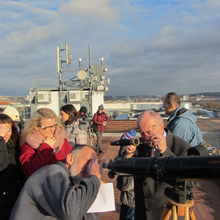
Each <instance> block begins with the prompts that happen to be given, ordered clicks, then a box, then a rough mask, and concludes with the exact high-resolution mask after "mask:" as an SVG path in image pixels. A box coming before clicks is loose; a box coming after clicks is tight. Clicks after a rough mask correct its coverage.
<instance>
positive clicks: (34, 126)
mask: <svg viewBox="0 0 220 220" xmlns="http://www.w3.org/2000/svg"><path fill="white" fill-rule="evenodd" d="M20 145H21V155H20V158H19V159H20V163H21V168H22V171H23V172H24V174H25V176H26V177H29V176H30V175H31V174H33V173H34V172H35V171H36V170H38V169H40V168H41V167H43V166H46V165H49V164H56V163H57V161H62V162H63V163H65V162H66V155H68V154H69V153H70V151H71V150H72V146H71V145H70V143H69V142H68V141H67V139H66V131H65V129H64V128H63V126H62V125H61V124H60V123H59V119H58V117H57V116H56V114H55V113H54V111H53V110H51V109H49V108H40V109H38V110H37V111H36V112H34V114H33V116H32V117H31V119H30V120H29V121H28V122H27V123H26V124H25V128H24V129H23V131H22V134H21V141H20Z"/></svg>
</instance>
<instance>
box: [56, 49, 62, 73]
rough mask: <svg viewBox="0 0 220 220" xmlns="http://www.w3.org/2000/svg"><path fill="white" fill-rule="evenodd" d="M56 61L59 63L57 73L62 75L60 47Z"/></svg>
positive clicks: (57, 50)
mask: <svg viewBox="0 0 220 220" xmlns="http://www.w3.org/2000/svg"><path fill="white" fill-rule="evenodd" d="M56 61H57V73H61V72H62V70H61V48H60V45H59V46H57V47H56Z"/></svg>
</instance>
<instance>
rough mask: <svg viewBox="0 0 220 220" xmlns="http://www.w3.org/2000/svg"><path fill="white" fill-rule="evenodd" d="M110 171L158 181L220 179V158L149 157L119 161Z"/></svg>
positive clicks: (112, 163)
mask: <svg viewBox="0 0 220 220" xmlns="http://www.w3.org/2000/svg"><path fill="white" fill-rule="evenodd" d="M106 167H107V169H108V170H111V171H113V172H115V173H124V174H128V175H129V174H130V175H134V176H150V177H152V178H156V179H162V180H163V179H220V156H185V157H174V156H171V157H149V158H146V157H145V158H141V157H138V158H127V159H117V160H115V161H111V160H110V162H109V163H108V164H106Z"/></svg>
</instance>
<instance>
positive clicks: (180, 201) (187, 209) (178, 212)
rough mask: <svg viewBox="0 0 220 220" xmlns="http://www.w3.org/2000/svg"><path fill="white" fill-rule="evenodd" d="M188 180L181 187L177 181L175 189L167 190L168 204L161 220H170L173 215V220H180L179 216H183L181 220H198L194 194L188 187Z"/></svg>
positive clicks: (168, 188) (165, 193) (165, 192)
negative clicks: (195, 211)
mask: <svg viewBox="0 0 220 220" xmlns="http://www.w3.org/2000/svg"><path fill="white" fill-rule="evenodd" d="M186 185H187V180H184V183H183V185H182V187H181V186H178V184H177V181H176V184H175V185H174V187H173V188H170V187H167V188H165V191H164V195H165V196H166V198H167V203H166V205H165V207H164V210H163V212H162V215H161V217H160V220H169V219H170V216H171V214H173V215H172V220H178V216H183V217H182V218H179V219H184V220H196V217H195V214H194V211H193V209H192V207H193V205H194V201H193V192H192V191H191V190H189V189H187V187H186Z"/></svg>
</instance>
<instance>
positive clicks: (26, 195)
mask: <svg viewBox="0 0 220 220" xmlns="http://www.w3.org/2000/svg"><path fill="white" fill-rule="evenodd" d="M66 161H67V163H66V164H63V163H62V162H60V161H58V163H57V164H54V165H48V166H45V167H42V168H41V169H39V170H38V171H36V172H35V173H34V174H33V175H32V176H31V177H30V178H29V179H28V180H27V181H26V183H25V185H24V187H23V189H22V191H21V193H20V195H19V197H18V199H17V201H16V203H15V206H14V208H13V210H12V213H11V216H10V219H11V220H14V219H17V220H20V219H23V220H26V219H27V220H28V219H65V220H68V219H77V220H99V218H100V214H99V213H93V214H86V212H87V211H88V209H89V208H90V206H91V205H92V203H93V202H94V200H95V198H96V196H97V194H98V191H99V187H100V179H101V173H102V165H103V162H104V161H103V160H99V159H98V158H97V155H96V152H95V150H94V149H93V148H92V147H90V146H86V145H78V146H76V147H75V148H74V149H73V150H72V151H71V153H69V154H68V155H67V158H66Z"/></svg>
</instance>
